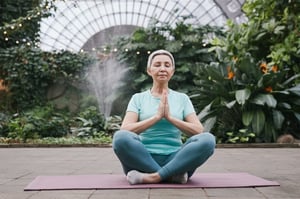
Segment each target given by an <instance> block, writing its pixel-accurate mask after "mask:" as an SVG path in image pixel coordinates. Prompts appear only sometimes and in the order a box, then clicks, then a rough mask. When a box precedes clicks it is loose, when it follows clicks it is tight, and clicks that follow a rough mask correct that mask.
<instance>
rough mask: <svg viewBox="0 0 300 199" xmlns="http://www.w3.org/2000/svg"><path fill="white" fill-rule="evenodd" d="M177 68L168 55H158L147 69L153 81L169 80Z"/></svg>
mask: <svg viewBox="0 0 300 199" xmlns="http://www.w3.org/2000/svg"><path fill="white" fill-rule="evenodd" d="M174 71H175V68H174V66H173V64H172V60H171V58H170V57H169V56H168V55H156V56H155V57H154V58H153V59H152V63H151V66H150V67H149V68H148V69H147V72H148V74H149V75H150V76H151V77H152V79H153V81H157V82H168V81H169V80H170V79H171V77H172V76H173V74H174Z"/></svg>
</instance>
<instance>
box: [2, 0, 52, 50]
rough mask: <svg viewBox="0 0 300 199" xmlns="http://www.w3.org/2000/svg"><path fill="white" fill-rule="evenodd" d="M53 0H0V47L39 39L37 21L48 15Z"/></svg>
mask: <svg viewBox="0 0 300 199" xmlns="http://www.w3.org/2000/svg"><path fill="white" fill-rule="evenodd" d="M54 1H55V0H43V1H42V0H15V1H11V0H2V1H1V2H0V32H1V34H0V48H9V47H13V46H18V45H20V44H25V45H33V44H34V43H36V42H38V41H39V37H38V34H39V22H40V20H41V18H43V17H48V16H50V13H51V9H53V8H55V6H54Z"/></svg>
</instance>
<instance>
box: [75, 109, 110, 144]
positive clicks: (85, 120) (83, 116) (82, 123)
mask: <svg viewBox="0 0 300 199" xmlns="http://www.w3.org/2000/svg"><path fill="white" fill-rule="evenodd" d="M78 115H79V116H78V117H75V119H74V122H73V126H72V127H71V132H72V134H73V135H75V136H78V137H82V138H84V137H101V136H103V133H105V129H104V126H105V118H104V116H103V115H102V114H101V113H100V111H99V110H98V109H97V108H96V107H94V106H91V107H88V108H86V109H85V110H83V111H82V112H80V113H79V114H78Z"/></svg>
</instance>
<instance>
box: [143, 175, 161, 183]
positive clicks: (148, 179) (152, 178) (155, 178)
mask: <svg viewBox="0 0 300 199" xmlns="http://www.w3.org/2000/svg"><path fill="white" fill-rule="evenodd" d="M160 181H161V177H160V175H159V174H158V173H148V174H144V176H143V183H145V184H154V183H159V182H160Z"/></svg>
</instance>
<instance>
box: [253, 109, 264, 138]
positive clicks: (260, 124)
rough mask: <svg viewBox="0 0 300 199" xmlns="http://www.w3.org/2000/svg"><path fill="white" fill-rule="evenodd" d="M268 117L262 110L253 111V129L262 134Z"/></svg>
mask: <svg viewBox="0 0 300 199" xmlns="http://www.w3.org/2000/svg"><path fill="white" fill-rule="evenodd" d="M265 121H266V117H265V114H264V112H263V111H262V110H256V111H254V112H253V119H252V129H253V131H254V132H255V133H256V134H260V133H261V131H262V130H263V128H264V126H265Z"/></svg>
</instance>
